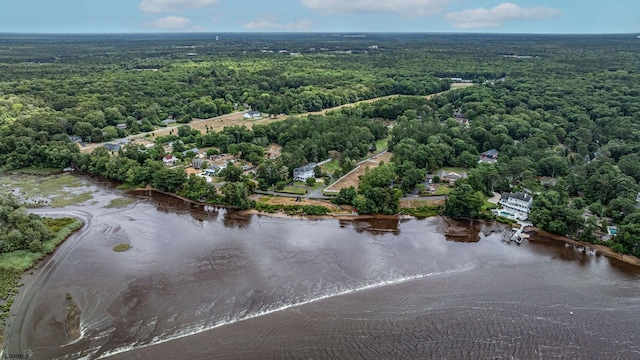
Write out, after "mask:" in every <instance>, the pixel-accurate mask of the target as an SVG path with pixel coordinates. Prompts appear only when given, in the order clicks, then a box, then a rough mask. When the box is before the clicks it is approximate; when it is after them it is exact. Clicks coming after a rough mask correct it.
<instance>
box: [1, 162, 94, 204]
mask: <svg viewBox="0 0 640 360" xmlns="http://www.w3.org/2000/svg"><path fill="white" fill-rule="evenodd" d="M35 170H39V171H43V174H45V173H44V170H45V169H34V171H35ZM0 185H1V186H2V187H5V188H9V189H14V188H18V189H20V193H21V196H20V197H21V199H22V200H24V201H25V202H26V204H25V206H27V207H39V206H43V205H49V206H52V207H64V206H69V205H73V204H80V203H83V202H86V201H88V200H91V199H93V194H92V192H90V191H84V192H83V191H82V188H83V187H85V186H86V185H85V184H84V183H83V182H82V180H80V179H79V178H77V177H75V176H73V175H71V174H67V173H63V174H55V175H49V176H41V175H40V174H38V175H33V174H32V173H30V172H24V169H22V170H20V172H19V173H10V174H9V175H5V176H2V177H0ZM28 199H48V201H44V202H41V201H37V202H29V201H28Z"/></svg>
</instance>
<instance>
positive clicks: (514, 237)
mask: <svg viewBox="0 0 640 360" xmlns="http://www.w3.org/2000/svg"><path fill="white" fill-rule="evenodd" d="M518 225H520V227H519V228H518V229H517V230H516V231H513V229H511V230H507V229H505V230H504V231H503V232H502V241H506V242H512V241H513V242H515V243H516V244H518V245H520V244H522V241H523V240H524V239H525V238H526V237H528V236H527V235H526V234H523V233H522V231H523V230H524V228H525V227H526V226H527V225H529V224H527V223H525V222H520V221H519V222H518Z"/></svg>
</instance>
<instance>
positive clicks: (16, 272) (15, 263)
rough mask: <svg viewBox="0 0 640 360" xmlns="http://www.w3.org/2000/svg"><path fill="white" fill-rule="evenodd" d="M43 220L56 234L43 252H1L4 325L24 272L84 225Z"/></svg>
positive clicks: (0, 306) (0, 291)
mask: <svg viewBox="0 0 640 360" xmlns="http://www.w3.org/2000/svg"><path fill="white" fill-rule="evenodd" d="M43 222H44V224H45V226H47V228H49V230H51V232H52V233H53V234H55V235H53V236H52V237H51V238H50V239H49V240H47V241H45V242H43V244H42V252H33V251H28V250H19V251H13V252H10V253H4V254H0V309H1V311H0V322H1V324H2V325H4V324H5V319H6V318H7V317H8V316H9V310H10V309H11V305H12V304H13V300H14V298H15V296H16V294H17V293H18V288H19V287H20V286H22V284H20V278H21V277H22V274H23V273H24V272H25V271H27V270H29V269H31V268H32V267H34V266H35V265H36V264H37V263H38V261H39V260H41V259H42V258H44V257H45V256H46V255H47V254H50V253H52V252H53V251H54V250H55V249H56V247H57V246H58V245H59V244H60V243H62V242H63V241H64V240H65V239H66V238H67V237H69V235H71V234H72V233H73V232H74V231H76V230H78V229H80V228H81V227H82V226H83V223H82V221H80V220H77V219H73V218H59V219H51V218H45V219H43ZM0 341H1V338H0Z"/></svg>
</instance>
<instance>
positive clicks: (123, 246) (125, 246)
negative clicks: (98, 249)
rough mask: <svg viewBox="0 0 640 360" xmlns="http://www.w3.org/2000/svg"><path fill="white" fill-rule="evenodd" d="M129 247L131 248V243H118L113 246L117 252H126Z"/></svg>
mask: <svg viewBox="0 0 640 360" xmlns="http://www.w3.org/2000/svg"><path fill="white" fill-rule="evenodd" d="M129 249H131V245H130V244H118V245H116V246H114V247H113V251H115V252H125V251H127V250H129Z"/></svg>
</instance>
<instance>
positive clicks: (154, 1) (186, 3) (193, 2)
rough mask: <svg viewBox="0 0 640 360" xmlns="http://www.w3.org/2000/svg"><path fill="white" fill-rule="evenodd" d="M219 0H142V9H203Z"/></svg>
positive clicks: (156, 10) (151, 10)
mask: <svg viewBox="0 0 640 360" xmlns="http://www.w3.org/2000/svg"><path fill="white" fill-rule="evenodd" d="M218 1H219V0H142V3H140V10H142V11H144V12H146V13H163V12H174V11H181V10H188V9H201V8H206V7H212V6H215V5H217V4H218Z"/></svg>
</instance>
